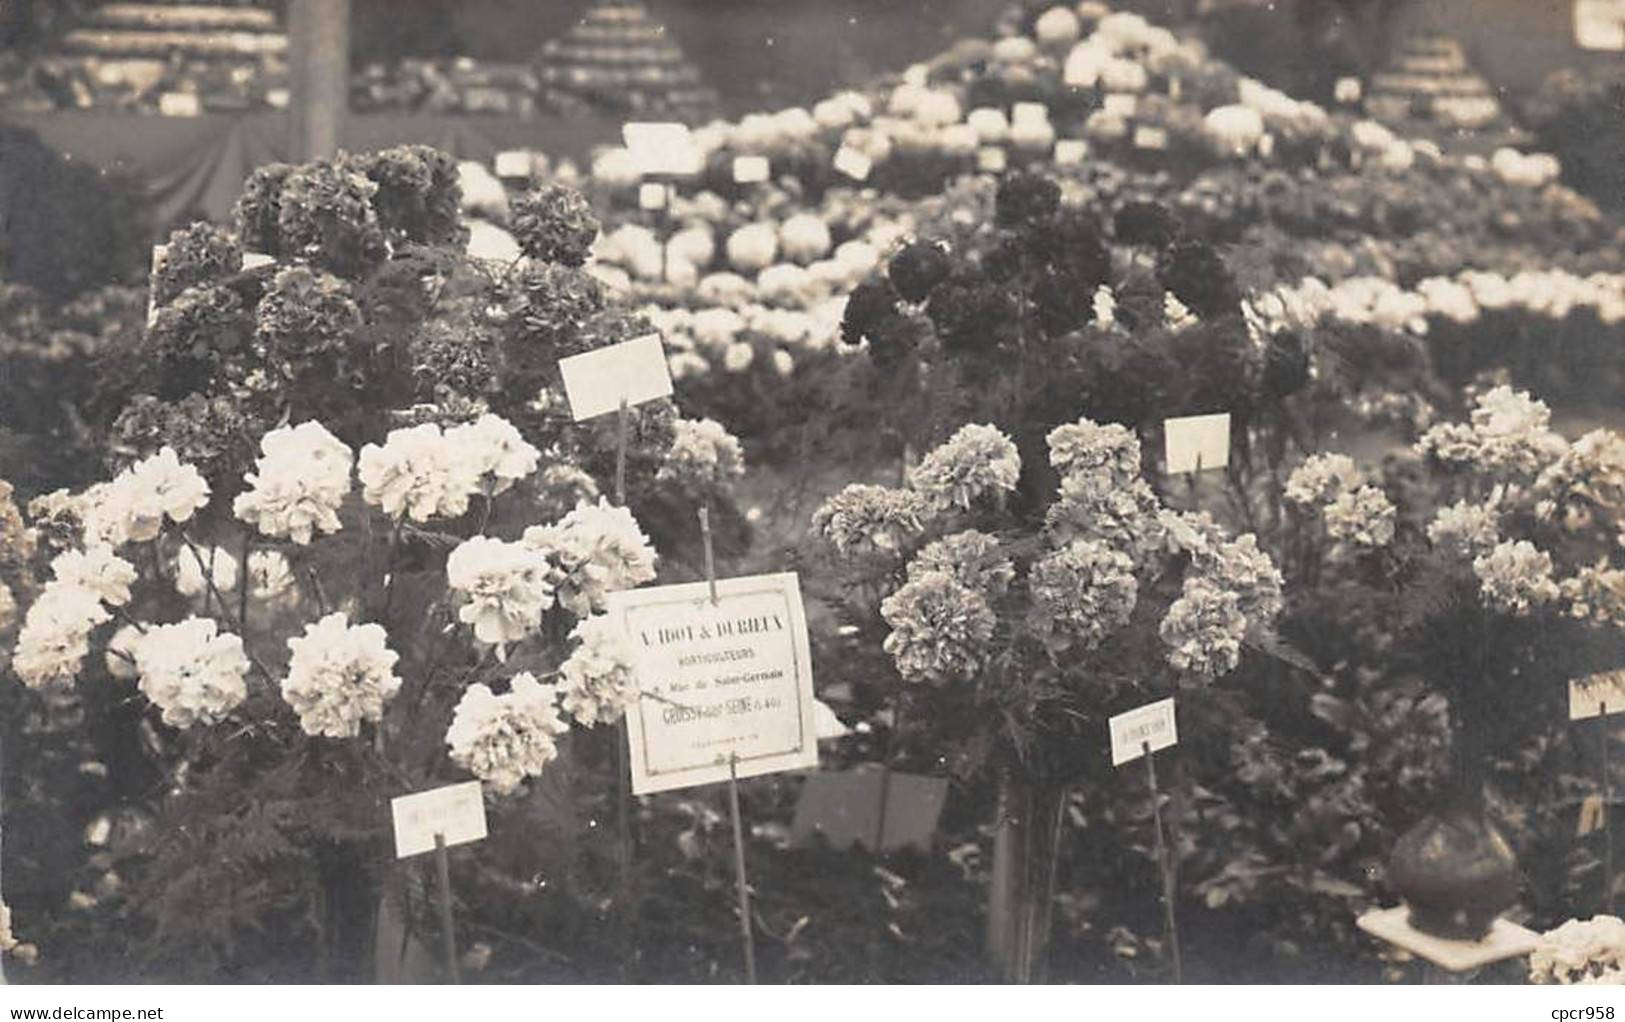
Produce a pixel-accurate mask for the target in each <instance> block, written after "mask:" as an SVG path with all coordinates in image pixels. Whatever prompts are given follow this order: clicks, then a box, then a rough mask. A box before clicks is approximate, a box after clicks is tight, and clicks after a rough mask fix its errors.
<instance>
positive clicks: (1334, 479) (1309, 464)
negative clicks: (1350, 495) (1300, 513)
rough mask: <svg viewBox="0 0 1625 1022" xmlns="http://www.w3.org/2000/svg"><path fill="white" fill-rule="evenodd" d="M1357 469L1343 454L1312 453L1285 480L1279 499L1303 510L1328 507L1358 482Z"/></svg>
mask: <svg viewBox="0 0 1625 1022" xmlns="http://www.w3.org/2000/svg"><path fill="white" fill-rule="evenodd" d="M1359 478H1360V470H1359V469H1357V468H1356V467H1355V466H1354V459H1353V458H1350V457H1349V456H1348V455H1346V454H1311V455H1310V456H1309V457H1308V458H1306V459H1304V462H1303V464H1301V465H1299V466H1298V467H1297V468H1295V469H1293V470H1292V474H1291V475H1290V476H1288V477H1287V480H1286V486H1285V488H1284V489H1282V491H1281V496H1282V497H1284V498H1285V499H1286V500H1287V501H1288V502H1290V503H1293V504H1298V505H1300V506H1303V507H1319V506H1320V505H1322V504H1329V503H1331V502H1332V501H1334V500H1336V499H1337V498H1338V497H1340V496H1342V495H1343V494H1344V493H1347V492H1348V491H1349V489H1350V488H1351V487H1353V485H1354V484H1355V483H1356V482H1357V481H1358V480H1359Z"/></svg>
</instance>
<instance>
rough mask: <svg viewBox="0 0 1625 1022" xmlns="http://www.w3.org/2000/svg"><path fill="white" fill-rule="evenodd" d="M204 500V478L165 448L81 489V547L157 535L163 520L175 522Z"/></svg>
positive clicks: (206, 490) (183, 519)
mask: <svg viewBox="0 0 1625 1022" xmlns="http://www.w3.org/2000/svg"><path fill="white" fill-rule="evenodd" d="M208 502H209V484H208V483H206V482H204V480H203V476H202V475H201V474H199V473H198V470H197V469H195V468H193V467H192V466H191V465H185V464H182V463H181V460H180V457H179V456H178V455H177V454H176V453H175V451H174V449H173V448H170V447H165V448H163V449H161V450H160V451H159V452H158V453H157V454H154V455H153V456H152V457H150V458H147V459H145V460H143V461H139V462H136V463H135V464H134V465H131V466H130V467H129V468H127V469H125V470H124V471H122V472H120V473H119V474H118V475H117V476H115V477H114V478H113V479H112V481H111V482H106V483H98V484H97V485H95V486H92V487H91V488H90V489H88V490H86V491H85V493H84V494H83V496H82V497H81V498H80V500H79V501H78V507H79V511H80V514H81V516H82V519H83V522H84V538H85V543H86V545H90V546H94V545H98V544H106V545H108V546H114V547H117V546H122V545H123V544H125V543H144V542H146V541H147V540H151V539H157V538H158V533H159V532H160V531H162V529H163V526H164V521H165V519H168V520H169V521H171V522H174V523H175V524H177V525H180V524H182V523H185V522H187V521H190V520H191V518H192V516H193V515H194V514H196V513H197V510H198V509H199V508H201V507H202V506H203V505H205V504H207V503H208Z"/></svg>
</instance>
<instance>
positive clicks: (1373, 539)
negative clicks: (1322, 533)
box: [1323, 486, 1396, 550]
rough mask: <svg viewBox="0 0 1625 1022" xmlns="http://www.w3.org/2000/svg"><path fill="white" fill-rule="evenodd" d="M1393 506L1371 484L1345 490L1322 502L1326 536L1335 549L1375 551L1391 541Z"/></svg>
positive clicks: (1392, 533)
mask: <svg viewBox="0 0 1625 1022" xmlns="http://www.w3.org/2000/svg"><path fill="white" fill-rule="evenodd" d="M1395 514H1396V509H1395V507H1394V504H1393V502H1392V501H1390V500H1389V499H1388V495H1387V494H1385V493H1383V492H1382V491H1381V490H1380V489H1378V488H1377V487H1375V486H1362V487H1360V488H1359V489H1358V490H1351V491H1347V492H1345V493H1343V494H1341V495H1340V496H1338V497H1337V499H1336V500H1333V501H1332V502H1331V503H1330V504H1328V505H1326V509H1325V511H1324V512H1323V515H1324V517H1325V521H1326V535H1328V536H1330V537H1331V539H1332V540H1333V541H1334V542H1335V543H1336V544H1337V548H1338V549H1340V550H1341V549H1343V548H1346V547H1354V548H1357V549H1364V550H1378V549H1381V548H1382V547H1385V546H1387V545H1388V544H1389V543H1392V542H1393V541H1394V516H1395Z"/></svg>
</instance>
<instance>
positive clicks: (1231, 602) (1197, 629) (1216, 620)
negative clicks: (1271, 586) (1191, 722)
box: [1159, 575, 1247, 678]
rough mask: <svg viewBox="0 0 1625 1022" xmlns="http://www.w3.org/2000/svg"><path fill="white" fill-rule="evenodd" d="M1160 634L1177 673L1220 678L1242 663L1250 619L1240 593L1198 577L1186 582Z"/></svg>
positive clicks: (1187, 579)
mask: <svg viewBox="0 0 1625 1022" xmlns="http://www.w3.org/2000/svg"><path fill="white" fill-rule="evenodd" d="M1159 634H1160V635H1161V636H1162V641H1163V643H1164V644H1165V645H1166V646H1167V647H1168V649H1167V655H1168V662H1169V663H1170V664H1172V665H1173V667H1174V669H1175V670H1178V671H1184V672H1188V673H1190V674H1195V675H1200V676H1205V677H1209V678H1216V677H1219V676H1221V675H1224V674H1228V673H1230V672H1231V671H1233V670H1235V669H1236V666H1237V665H1238V664H1240V663H1241V640H1242V639H1243V638H1244V637H1245V636H1246V634H1247V617H1246V615H1245V614H1243V613H1242V611H1241V604H1240V598H1239V597H1238V595H1237V594H1236V593H1234V592H1231V591H1229V590H1226V589H1221V588H1220V587H1219V586H1217V585H1215V584H1214V583H1213V582H1211V581H1209V580H1208V579H1206V578H1204V577H1202V576H1199V575H1196V576H1191V577H1188V578H1186V579H1185V584H1184V589H1183V590H1182V591H1181V593H1180V596H1179V599H1177V600H1175V601H1174V602H1173V604H1172V605H1171V606H1169V608H1168V616H1167V617H1165V618H1163V620H1162V627H1161V628H1160V630H1159Z"/></svg>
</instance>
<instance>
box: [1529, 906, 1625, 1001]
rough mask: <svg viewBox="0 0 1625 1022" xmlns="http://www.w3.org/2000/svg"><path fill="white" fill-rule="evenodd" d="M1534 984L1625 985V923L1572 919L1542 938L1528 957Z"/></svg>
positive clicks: (1610, 919)
mask: <svg viewBox="0 0 1625 1022" xmlns="http://www.w3.org/2000/svg"><path fill="white" fill-rule="evenodd" d="M1529 981H1530V982H1531V983H1564V984H1588V985H1591V984H1596V985H1608V986H1617V985H1620V984H1625V922H1622V921H1620V919H1619V917H1618V916H1593V917H1592V918H1590V919H1587V920H1584V921H1582V920H1579V919H1570V920H1569V921H1568V922H1566V923H1564V924H1563V925H1562V926H1559V927H1558V928H1557V929H1555V930H1549V931H1547V932H1546V933H1543V934H1541V937H1540V946H1538V947H1537V948H1535V951H1534V953H1533V954H1531V955H1530V956H1529Z"/></svg>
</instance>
